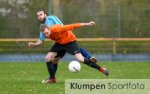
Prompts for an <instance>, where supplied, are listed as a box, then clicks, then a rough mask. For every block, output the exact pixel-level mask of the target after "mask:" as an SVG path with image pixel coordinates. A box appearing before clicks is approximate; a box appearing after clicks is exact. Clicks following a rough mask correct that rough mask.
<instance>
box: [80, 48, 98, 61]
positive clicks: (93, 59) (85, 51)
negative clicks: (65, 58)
mask: <svg viewBox="0 0 150 94" xmlns="http://www.w3.org/2000/svg"><path fill="white" fill-rule="evenodd" d="M80 52H81V54H82V56H84V57H86V58H88V59H90V60H91V61H92V62H94V63H96V62H97V59H96V58H95V57H93V56H91V54H90V53H89V52H88V51H87V50H85V49H83V48H80Z"/></svg>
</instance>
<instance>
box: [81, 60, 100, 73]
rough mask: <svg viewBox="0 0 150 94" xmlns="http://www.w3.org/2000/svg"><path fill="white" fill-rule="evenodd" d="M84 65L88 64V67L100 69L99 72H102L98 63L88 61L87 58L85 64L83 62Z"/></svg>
mask: <svg viewBox="0 0 150 94" xmlns="http://www.w3.org/2000/svg"><path fill="white" fill-rule="evenodd" d="M83 63H84V64H86V65H88V66H90V67H92V68H95V69H98V70H99V71H100V68H101V67H100V66H99V65H97V64H96V63H92V62H91V61H90V60H89V59H87V58H84V62H83Z"/></svg>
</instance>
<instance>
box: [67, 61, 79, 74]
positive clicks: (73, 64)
mask: <svg viewBox="0 0 150 94" xmlns="http://www.w3.org/2000/svg"><path fill="white" fill-rule="evenodd" d="M68 68H69V71H70V72H78V71H80V69H81V65H80V63H79V62H78V61H71V62H70V63H69V66H68Z"/></svg>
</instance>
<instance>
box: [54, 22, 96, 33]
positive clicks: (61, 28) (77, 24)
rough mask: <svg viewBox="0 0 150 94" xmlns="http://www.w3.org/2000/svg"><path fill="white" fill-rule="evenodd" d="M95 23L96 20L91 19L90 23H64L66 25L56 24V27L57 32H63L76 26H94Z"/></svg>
mask: <svg viewBox="0 0 150 94" xmlns="http://www.w3.org/2000/svg"><path fill="white" fill-rule="evenodd" d="M93 25H95V22H93V21H90V22H88V23H75V24H70V25H64V26H61V25H59V26H58V25H55V26H54V28H55V32H63V31H68V30H73V29H75V28H80V27H82V26H93Z"/></svg>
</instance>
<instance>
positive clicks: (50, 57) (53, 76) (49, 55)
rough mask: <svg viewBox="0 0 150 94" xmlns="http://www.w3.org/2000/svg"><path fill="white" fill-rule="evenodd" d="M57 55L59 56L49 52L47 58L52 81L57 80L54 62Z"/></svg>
mask: <svg viewBox="0 0 150 94" xmlns="http://www.w3.org/2000/svg"><path fill="white" fill-rule="evenodd" d="M56 55H57V53H55V52H49V53H48V54H47V55H46V57H45V61H46V65H47V68H48V72H49V75H50V79H54V78H55V72H54V66H53V63H52V60H53V59H54V57H55V56H56Z"/></svg>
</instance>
